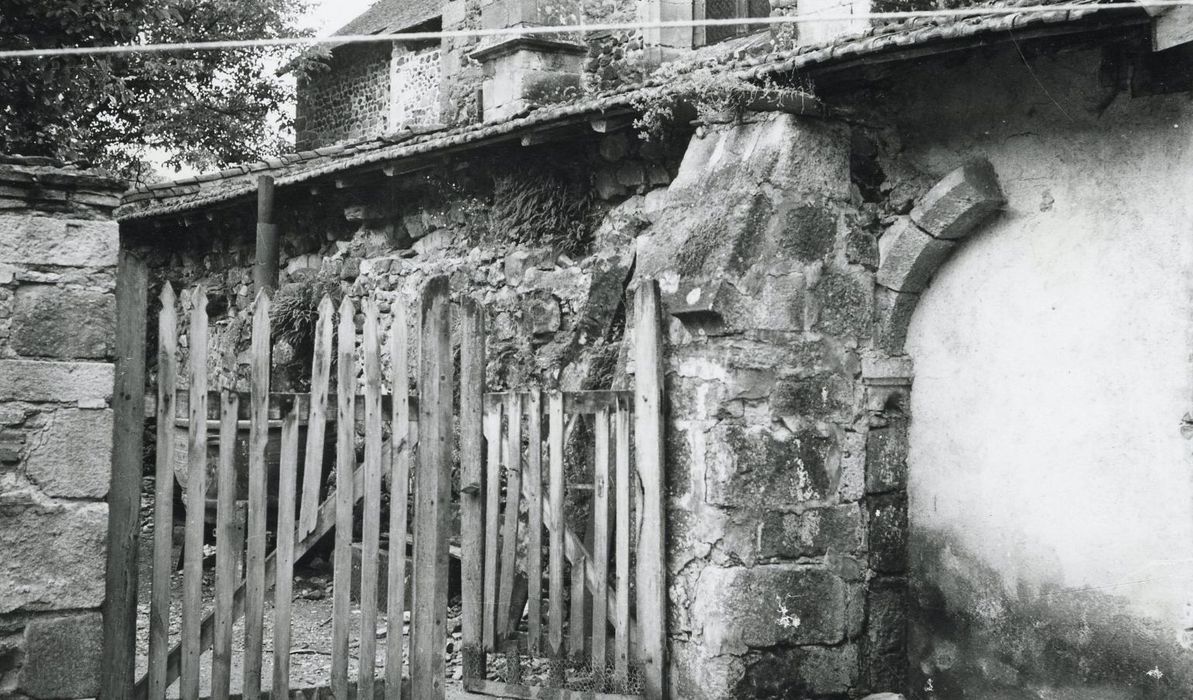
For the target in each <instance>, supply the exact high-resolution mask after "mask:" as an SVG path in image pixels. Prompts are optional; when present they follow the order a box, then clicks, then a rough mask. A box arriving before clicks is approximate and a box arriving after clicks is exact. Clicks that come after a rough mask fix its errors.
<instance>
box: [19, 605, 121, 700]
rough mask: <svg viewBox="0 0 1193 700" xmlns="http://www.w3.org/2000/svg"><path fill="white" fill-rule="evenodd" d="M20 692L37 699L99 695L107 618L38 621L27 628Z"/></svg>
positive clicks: (97, 615)
mask: <svg viewBox="0 0 1193 700" xmlns="http://www.w3.org/2000/svg"><path fill="white" fill-rule="evenodd" d="M24 648H25V662H24V664H23V665H22V666H21V671H20V675H19V677H18V681H17V692H18V693H22V694H25V695H28V696H30V697H33V698H86V697H94V696H95V695H96V694H98V692H99V676H100V669H101V664H102V663H103V617H102V615H100V613H98V612H89V613H80V614H76V615H67V616H62V617H50V618H40V619H35V620H33V621H32V622H30V623H29V625H28V626H27V627H26V628H25V639H24Z"/></svg>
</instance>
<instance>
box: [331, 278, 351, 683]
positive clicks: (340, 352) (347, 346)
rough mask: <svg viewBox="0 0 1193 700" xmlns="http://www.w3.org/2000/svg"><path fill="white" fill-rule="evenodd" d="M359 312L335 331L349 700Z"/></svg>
mask: <svg viewBox="0 0 1193 700" xmlns="http://www.w3.org/2000/svg"><path fill="white" fill-rule="evenodd" d="M355 316H356V307H354V306H353V305H352V300H351V299H349V298H348V297H346V296H345V297H344V301H343V302H341V303H340V323H339V328H338V329H337V331H336V335H337V336H338V337H337V338H336V355H337V364H338V368H337V370H338V371H337V372H336V398H337V402H336V411H337V412H336V493H335V504H336V548H335V554H334V558H333V560H332V561H333V564H332V568H333V570H334V574H333V579H332V608H331V615H332V618H333V619H332V623H331V690H332V693H333V694H334V696H335V697H336V698H346V697H348V627H349V625H351V623H352V619H351V618H352V610H351V607H352V601H351V599H350V597H349V593H350V592H351V591H350V589H351V587H352V508H353V506H354V505H355V504H356V498H355V494H354V492H353V483H352V473H353V470H354V468H355V467H356V447H355V445H354V440H355V437H356V436H355V429H354V424H355V420H356V361H355V356H354V354H353V351H354V350H355V347H356V322H355V320H354V318H355Z"/></svg>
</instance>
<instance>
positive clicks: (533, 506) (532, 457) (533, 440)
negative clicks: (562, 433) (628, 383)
mask: <svg viewBox="0 0 1193 700" xmlns="http://www.w3.org/2000/svg"><path fill="white" fill-rule="evenodd" d="M527 428H528V429H527V433H528V435H527V437H528V439H529V441H530V444H529V446H528V447H527V459H526V482H527V485H529V487H530V488H529V489H528V496H527V498H528V500H529V503H530V513H529V515H528V516H527V523H526V524H527V527H529V528H530V532H529V533H528V540H527V544H526V552H527V562H526V579H527V583H528V586H527V588H528V590H527V598H528V600H529V602H528V606H529V612H528V616H529V617H530V625H529V628H528V629H527V632H528V633H529V635H530V644H529V647H530V648H529V651H530V656H531V657H532V658H533V657H537V656H538V655H539V652H540V651H541V649H542V639H543V610H542V605H543V394H542V391H541V390H539V389H537V388H536V389H532V390H531V391H530V412H529V416H528V417H527Z"/></svg>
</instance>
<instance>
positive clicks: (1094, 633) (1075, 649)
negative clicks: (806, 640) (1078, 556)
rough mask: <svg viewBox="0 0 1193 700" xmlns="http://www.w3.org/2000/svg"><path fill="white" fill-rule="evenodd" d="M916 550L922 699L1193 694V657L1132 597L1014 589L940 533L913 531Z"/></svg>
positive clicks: (1087, 699) (1064, 699)
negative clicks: (1144, 614) (1134, 606)
mask: <svg viewBox="0 0 1193 700" xmlns="http://www.w3.org/2000/svg"><path fill="white" fill-rule="evenodd" d="M910 555H911V572H912V574H911V579H912V580H911V593H910V596H909V601H908V605H909V617H910V623H909V624H910V630H909V631H910V644H909V656H910V660H911V669H910V674H909V678H910V686H911V687H910V690H911V697H912V698H918V699H922V700H937V699H940V700H944V699H946V698H947V699H952V698H976V699H980V700H1019V699H1023V700H1135V699H1137V698H1178V697H1193V653H1190V652H1189V651H1188V650H1186V649H1184V648H1182V647H1181V645H1180V644H1178V643H1177V639H1176V635H1175V633H1174V632H1173V631H1172V630H1170V629H1165V628H1164V626H1163V625H1161V624H1160V623H1159V622H1157V621H1154V620H1149V619H1144V618H1140V617H1139V616H1138V614H1137V613H1134V612H1133V611H1132V610H1131V609H1130V605H1129V601H1128V600H1127V599H1126V598H1125V597H1122V596H1118V595H1112V594H1109V593H1107V592H1104V591H1100V590H1093V589H1088V588H1061V587H1058V586H1051V585H1050V586H1044V587H1037V586H1035V585H1029V584H1028V583H1026V582H1024V581H1019V582H1017V584H1016V590H1015V591H1014V592H1011V591H1008V589H1007V586H1006V585H1004V583H1003V580H1002V578H1001V577H1000V575H999V574H998V572H997V571H995V570H994V569H993V568H991V567H990V566H988V565H986V564H985V563H983V562H982V561H981V560H980V559H979V558H978V557H977V556H975V555H974V554H973V553H972V552H969V551H966V550H964V549H963V548H962V547H960V546H959V545H958V543H957V542H956V541H954V540H953V539H952V538H951V537H949V536H948V535H947V534H945V533H942V532H940V531H933V530H928V531H924V530H919V531H916V530H913V531H912V533H911V542H910Z"/></svg>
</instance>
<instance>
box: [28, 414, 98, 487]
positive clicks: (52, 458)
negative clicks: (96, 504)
mask: <svg viewBox="0 0 1193 700" xmlns="http://www.w3.org/2000/svg"><path fill="white" fill-rule="evenodd" d="M47 422H48V425H47V426H46V428H45V429H44V430H43V431H42V432H40V433H37V437H36V438H34V439H33V441H32V442H31V443H30V445H29V449H28V456H27V458H26V463H25V469H26V473H27V474H28V476H29V478H30V479H31V480H33V481H34V483H36V484H37V486H38V487H39V488H40V489H41V490H42V492H43V493H45V494H46V495H48V496H56V497H62V498H103V497H104V496H105V495H107V493H108V481H109V479H110V477H111V474H110V470H111V463H110V460H111V454H112V411H111V410H107V409H105V410H102V411H81V410H78V409H65V410H61V411H54V412H52V413H49V414H47Z"/></svg>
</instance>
